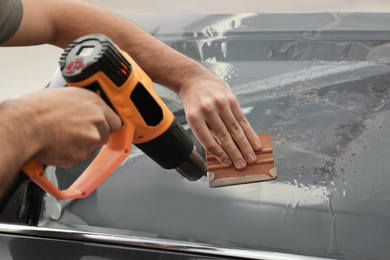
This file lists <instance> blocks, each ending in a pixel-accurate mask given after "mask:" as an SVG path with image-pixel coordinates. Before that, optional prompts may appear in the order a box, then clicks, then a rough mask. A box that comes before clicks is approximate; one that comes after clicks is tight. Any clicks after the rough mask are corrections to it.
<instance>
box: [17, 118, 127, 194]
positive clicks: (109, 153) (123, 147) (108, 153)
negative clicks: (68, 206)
mask: <svg viewBox="0 0 390 260" xmlns="http://www.w3.org/2000/svg"><path fill="white" fill-rule="evenodd" d="M133 135H134V126H133V125H123V126H122V127H121V128H120V129H119V130H118V131H116V132H114V133H112V134H111V136H110V140H109V142H108V143H107V144H106V145H105V146H104V147H103V148H102V149H101V151H100V152H99V154H98V155H97V157H96V158H95V159H94V160H93V161H92V163H91V164H90V165H89V166H88V168H87V169H86V170H85V171H84V172H83V173H82V174H81V175H80V176H79V177H78V178H77V180H76V181H75V182H74V183H73V184H72V185H71V186H70V187H69V188H68V189H66V190H60V189H58V188H57V187H56V186H55V185H53V184H52V183H51V182H50V181H49V180H48V179H47V178H46V177H45V174H44V167H43V165H42V164H41V163H40V162H38V161H37V160H35V159H33V160H31V161H30V162H28V163H27V164H26V165H24V167H23V168H22V170H23V171H24V172H25V173H26V174H27V175H28V176H29V177H30V179H31V180H33V181H34V182H35V183H36V184H37V185H38V186H40V187H41V188H42V189H43V190H45V191H46V192H47V193H49V194H50V195H52V196H53V197H55V198H57V199H78V198H84V197H87V196H88V195H89V194H91V193H92V192H93V191H94V190H95V189H96V188H97V187H98V186H99V185H100V184H101V183H102V182H103V181H104V180H105V179H106V178H107V177H108V176H109V175H110V174H111V173H112V172H113V171H114V170H115V169H116V168H117V167H118V166H119V164H121V162H122V161H123V160H124V159H125V158H126V157H127V156H128V155H129V153H130V150H131V145H132V140H133Z"/></svg>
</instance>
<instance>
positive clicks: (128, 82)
mask: <svg viewBox="0 0 390 260" xmlns="http://www.w3.org/2000/svg"><path fill="white" fill-rule="evenodd" d="M60 68H61V72H62V76H63V77H64V79H65V80H66V82H67V84H68V85H69V86H72V87H82V88H86V89H89V90H91V91H94V92H96V93H97V94H98V95H99V96H100V97H101V98H102V99H103V100H104V101H105V102H106V103H107V104H108V105H109V106H110V107H111V108H112V109H113V110H114V111H115V112H116V113H117V114H118V115H119V116H120V118H121V120H122V127H121V128H120V129H119V130H118V131H116V132H114V133H112V134H111V136H110V140H109V142H108V143H107V144H106V145H105V146H103V148H102V149H101V151H100V152H99V154H98V155H97V157H96V158H95V159H94V160H93V161H92V163H91V164H90V165H89V166H88V168H87V169H86V170H85V171H84V172H83V173H82V174H81V175H80V177H79V178H78V179H77V180H76V181H75V182H74V183H73V184H72V185H71V186H70V187H69V188H68V189H66V190H59V189H58V188H57V187H55V186H54V185H53V184H52V183H51V182H49V181H48V180H47V179H46V177H45V176H44V169H43V166H42V165H41V164H40V163H39V162H38V161H36V160H32V161H30V162H29V163H27V164H26V165H25V166H24V167H23V171H24V172H25V173H27V175H28V176H29V177H30V178H31V179H32V180H33V181H34V182H35V183H37V184H38V185H39V186H40V187H41V188H43V189H44V190H45V191H46V192H48V193H49V194H51V195H53V196H54V197H56V198H59V199H70V198H82V197H86V196H88V195H89V194H90V193H91V192H92V191H93V190H95V189H96V188H97V187H98V186H99V185H100V184H101V183H102V182H103V181H104V180H105V179H106V178H107V177H108V176H109V175H110V174H111V173H112V172H113V171H114V170H115V169H116V167H117V166H118V165H119V164H120V163H121V162H122V161H123V160H124V159H125V158H126V157H127V156H128V155H129V153H130V150H131V145H132V143H134V144H135V145H136V146H137V147H138V148H140V149H141V150H142V151H143V152H144V153H145V154H147V155H148V156H149V157H150V158H152V159H153V160H154V161H156V162H157V163H158V164H159V165H160V166H161V167H163V168H165V169H173V168H176V170H177V171H178V172H179V173H181V174H182V175H183V176H184V177H186V178H187V179H188V180H190V181H195V180H198V179H200V178H201V177H202V176H204V174H205V173H206V171H207V166H206V163H205V160H204V159H203V157H202V156H201V155H200V154H199V153H198V152H197V151H196V150H195V149H194V144H193V140H192V138H191V136H190V135H189V134H188V133H187V132H186V131H185V130H184V129H183V127H182V126H181V125H180V124H179V123H178V122H177V120H176V119H175V117H174V115H173V114H172V112H171V111H170V110H169V109H168V107H167V106H166V105H165V104H164V102H163V101H162V100H161V99H160V98H159V96H158V95H157V94H156V92H155V90H154V87H153V83H152V81H151V80H150V78H149V77H148V76H147V75H146V74H145V72H143V71H142V69H141V68H140V67H139V66H138V65H137V64H136V63H135V62H134V61H133V60H132V59H131V58H130V56H129V55H128V54H127V53H125V52H124V51H122V50H120V49H118V48H117V47H116V45H115V44H114V43H113V42H112V41H111V40H110V39H109V38H108V37H106V36H104V35H101V34H91V35H86V36H83V37H81V38H79V39H77V40H75V41H74V42H73V43H72V44H70V45H69V46H68V48H67V49H66V50H65V51H64V53H63V54H62V56H61V59H60Z"/></svg>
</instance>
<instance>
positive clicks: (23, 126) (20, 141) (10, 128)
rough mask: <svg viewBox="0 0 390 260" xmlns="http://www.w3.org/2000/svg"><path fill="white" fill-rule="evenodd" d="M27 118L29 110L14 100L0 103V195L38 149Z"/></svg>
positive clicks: (29, 116) (29, 118) (30, 118)
mask: <svg viewBox="0 0 390 260" xmlns="http://www.w3.org/2000/svg"><path fill="white" fill-rule="evenodd" d="M28 120H32V117H31V115H30V114H29V112H28V111H27V110H26V109H24V108H21V107H19V106H18V104H17V103H16V102H15V101H8V102H4V103H2V104H0V146H1V152H0V154H1V156H0V197H1V196H2V195H3V194H4V192H5V191H6V190H7V187H8V186H9V185H10V184H11V182H12V181H13V180H14V178H15V177H16V175H17V173H18V172H19V170H20V169H21V167H22V166H23V165H24V164H25V163H26V162H27V161H28V160H29V159H30V158H32V157H33V156H34V154H35V152H36V151H37V149H38V148H37V143H38V142H36V141H35V140H34V138H33V131H34V128H31V127H29V125H30V124H29V122H28Z"/></svg>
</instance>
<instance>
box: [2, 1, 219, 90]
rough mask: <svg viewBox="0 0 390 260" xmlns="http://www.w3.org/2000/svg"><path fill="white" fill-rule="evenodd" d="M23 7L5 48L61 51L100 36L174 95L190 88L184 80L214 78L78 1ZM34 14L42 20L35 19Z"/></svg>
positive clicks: (113, 16)
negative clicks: (46, 47)
mask: <svg viewBox="0 0 390 260" xmlns="http://www.w3.org/2000/svg"><path fill="white" fill-rule="evenodd" d="M23 6H24V16H23V20H22V24H21V26H20V29H19V30H18V32H17V34H16V35H15V36H14V37H13V38H12V39H11V40H10V41H9V42H7V45H18V44H24V45H25V44H28V45H30V44H43V43H49V44H53V45H56V46H59V47H61V48H65V47H66V46H67V45H68V44H69V43H71V42H72V41H73V40H74V39H76V38H78V37H80V36H83V35H86V34H90V33H102V34H105V35H107V36H109V37H110V38H111V39H112V40H113V41H114V42H115V43H116V44H117V45H118V46H119V47H120V48H122V49H123V50H125V51H126V52H128V53H129V55H130V56H131V57H132V58H133V59H134V60H135V61H136V62H137V63H138V64H139V65H140V66H141V68H143V69H144V70H145V72H146V73H147V74H148V75H149V76H150V77H151V78H152V80H153V81H154V82H157V83H160V84H162V85H164V86H166V87H168V88H170V89H171V90H173V91H175V92H176V93H179V91H180V88H181V87H182V86H187V85H191V84H188V81H189V80H191V79H193V78H205V77H214V75H213V74H212V73H211V72H209V71H208V70H207V69H205V68H204V67H203V66H201V65H200V64H199V63H197V62H196V61H194V60H192V59H190V58H188V57H186V56H184V55H182V54H181V53H179V52H177V51H175V50H174V49H172V48H170V47H169V46H167V45H165V44H164V43H162V42H161V41H159V40H157V39H156V38H155V37H153V36H152V35H150V34H149V33H147V32H146V31H144V30H143V29H142V28H140V27H138V26H137V25H136V24H134V23H133V22H131V21H129V20H128V19H125V18H123V17H121V16H120V15H118V14H115V13H112V12H110V11H108V10H106V9H103V8H100V7H97V6H94V5H90V4H88V3H86V2H83V1H79V0H51V1H46V0H34V1H32V0H23ZM37 7H39V8H37ZM38 15H40V16H41V17H42V16H43V18H41V19H36V17H37V16H38ZM36 20H38V21H36ZM27 41H28V42H27ZM195 75H198V77H194V76H195ZM181 90H183V89H181Z"/></svg>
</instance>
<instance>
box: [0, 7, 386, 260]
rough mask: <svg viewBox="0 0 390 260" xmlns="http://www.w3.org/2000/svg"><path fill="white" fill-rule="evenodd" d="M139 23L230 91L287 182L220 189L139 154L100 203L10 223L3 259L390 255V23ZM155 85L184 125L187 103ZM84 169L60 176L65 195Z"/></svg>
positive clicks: (106, 186) (280, 19) (214, 18)
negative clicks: (268, 143)
mask: <svg viewBox="0 0 390 260" xmlns="http://www.w3.org/2000/svg"><path fill="white" fill-rule="evenodd" d="M128 18H129V19H131V20H133V21H135V22H136V23H138V24H139V25H141V26H142V27H144V28H145V29H146V30H148V31H150V32H152V33H153V34H154V35H155V36H156V37H157V38H159V39H161V40H162V41H164V42H165V43H167V44H168V45H170V46H172V47H173V48H175V49H177V50H178V51H180V52H182V53H184V54H185V55H188V56H190V57H192V58H194V59H196V60H198V61H199V62H201V63H202V64H203V65H204V66H205V67H207V68H208V69H210V70H211V71H213V72H214V73H215V74H217V75H218V76H220V77H221V78H223V79H224V80H225V81H226V82H227V83H228V84H229V85H230V86H231V88H232V90H233V91H234V93H235V94H236V96H237V98H238V99H239V101H240V104H241V107H242V109H243V111H244V113H245V115H246V116H247V119H248V120H249V122H250V123H251V125H252V126H253V128H254V129H255V131H256V132H257V133H262V132H267V133H270V134H271V136H272V139H273V149H274V156H275V164H276V168H277V172H278V177H277V179H276V180H273V181H269V182H261V183H253V184H245V185H237V186H231V187H223V188H209V186H208V183H207V178H206V177H204V178H202V179H201V180H199V181H197V182H189V181H187V180H186V179H184V178H183V177H181V176H180V174H178V173H177V172H175V171H174V170H171V171H168V170H164V169H162V168H160V167H159V166H158V165H157V164H156V163H154V162H153V161H152V160H151V159H150V158H148V157H147V156H145V155H144V154H142V153H141V152H140V151H139V150H137V149H136V148H135V147H133V148H132V153H131V155H130V156H129V158H128V159H127V160H126V161H125V162H123V164H122V165H121V166H120V167H118V169H117V170H116V171H115V172H114V173H113V174H112V175H111V176H110V177H109V178H108V179H107V180H106V181H105V182H104V183H103V184H102V185H101V186H100V187H99V188H98V189H97V190H96V191H95V192H94V193H92V194H91V195H90V196H89V197H87V198H85V199H81V200H74V201H61V202H59V203H58V202H56V201H54V200H52V199H51V198H48V197H45V199H44V202H43V207H42V212H41V214H40V216H39V222H38V224H37V226H33V227H32V226H24V225H17V226H15V225H12V224H2V225H0V231H2V232H3V233H2V234H0V239H1V241H2V245H3V247H2V249H1V251H2V253H3V254H4V255H7V256H10V255H13V253H12V252H13V250H15V248H17V249H18V250H19V249H20V251H18V252H19V254H21V255H22V257H21V258H17V257H15V258H14V259H23V257H25V258H24V259H52V258H54V257H56V258H58V259H62V258H61V257H63V259H81V258H82V257H86V258H85V259H88V257H91V259H94V258H92V257H100V258H101V259H122V258H123V259H213V258H217V259H223V257H235V258H248V259H306V257H307V258H308V259H316V258H332V259H389V258H390V247H389V245H390V192H389V188H390V171H389V167H388V166H389V165H390V163H389V151H390V130H389V129H390V106H389V94H390V93H389V87H390V66H389V63H390V15H389V14H328V13H324V14H294V15H293V14H283V15H282V14H232V15H207V16H205V15H194V16H184V15H183V16H181V15H173V16H128ZM156 90H157V92H158V94H159V95H160V96H161V97H162V98H163V100H164V101H165V102H166V103H167V105H168V106H169V107H170V109H171V110H172V111H173V112H174V114H175V115H176V116H177V118H178V119H179V120H180V121H181V122H182V123H183V125H186V121H185V116H184V113H183V110H182V106H181V103H180V100H179V99H178V97H177V96H176V95H175V94H173V93H172V92H170V91H169V90H166V89H164V88H163V87H161V86H159V85H156ZM86 165H87V163H84V164H80V165H78V166H77V167H73V168H70V169H57V170H56V176H57V181H58V183H59V186H60V187H62V188H64V187H67V186H68V185H69V183H71V182H72V180H73V179H72V178H73V177H74V176H77V175H79V174H80V173H81V172H82V170H83V168H84V167H85V166H86ZM5 245H8V246H5ZM56 246H57V247H58V248H57V247H56ZM10 252H11V253H10ZM40 254H42V255H44V256H45V257H47V258H44V257H39V255H40ZM29 255H32V256H34V257H35V258H33V257H28V256H29ZM67 256H68V257H67ZM176 257H177V258H176ZM100 258H99V259H100ZM2 259H3V258H2ZM4 259H7V258H4ZM82 259H84V258H82Z"/></svg>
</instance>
